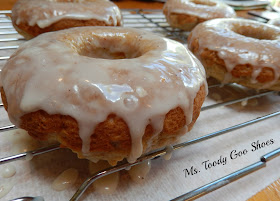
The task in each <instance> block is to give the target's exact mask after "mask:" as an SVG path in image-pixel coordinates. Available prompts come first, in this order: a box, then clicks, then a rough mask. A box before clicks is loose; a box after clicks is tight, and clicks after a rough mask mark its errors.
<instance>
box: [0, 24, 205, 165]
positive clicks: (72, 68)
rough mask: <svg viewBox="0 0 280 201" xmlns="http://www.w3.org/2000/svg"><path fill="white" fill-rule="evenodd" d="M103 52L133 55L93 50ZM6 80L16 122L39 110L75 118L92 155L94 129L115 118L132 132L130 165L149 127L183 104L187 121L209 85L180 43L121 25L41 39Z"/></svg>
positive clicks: (6, 71) (10, 67) (21, 52)
mask: <svg viewBox="0 0 280 201" xmlns="http://www.w3.org/2000/svg"><path fill="white" fill-rule="evenodd" d="M65 35H67V37H68V39H67V40H65ZM85 41H86V42H87V43H86V45H85ZM116 41H117V42H116ZM100 48H104V49H105V50H106V51H107V52H108V55H107V56H110V55H114V53H119V52H121V53H124V55H130V56H131V55H134V57H128V58H126V59H114V57H113V58H111V59H103V58H98V57H99V55H98V57H97V58H96V57H95V56H94V50H95V49H100ZM86 50H88V51H89V52H90V53H91V54H88V52H87V51H86ZM80 51H83V54H82V55H80ZM106 51H105V53H106ZM106 54H107V53H106ZM87 55H90V56H87ZM18 59H20V60H22V62H21V65H17V60H18ZM136 72H137V73H136ZM18 74H20V75H21V76H20V77H18V76H17V75H18ZM1 76H2V80H3V87H4V90H5V93H6V97H7V100H8V102H9V108H8V113H9V117H10V120H11V121H12V122H13V123H14V124H15V125H17V126H19V125H20V117H21V116H22V115H24V114H26V113H30V112H33V111H37V110H39V109H42V110H44V111H46V112H47V113H49V114H62V115H70V116H72V117H73V118H75V119H76V120H77V122H78V124H79V134H80V137H81V139H82V141H83V148H82V151H83V154H84V155H85V156H86V155H87V154H89V153H88V151H89V145H90V135H91V134H92V131H93V130H94V128H95V126H96V125H97V124H98V123H100V122H103V121H104V120H105V119H106V118H107V116H108V115H109V114H112V113H114V114H116V115H117V116H119V117H121V118H123V119H124V121H125V122H126V123H127V125H128V127H129V130H130V134H131V139H132V149H131V153H130V156H129V158H128V160H129V161H130V162H133V161H135V160H136V159H137V158H138V157H139V156H141V154H142V136H143V134H144V131H145V128H146V126H147V125H148V124H149V123H151V124H152V126H153V128H154V130H155V133H159V132H160V131H161V130H162V127H163V121H164V117H165V114H166V113H167V112H168V111H170V110H171V109H173V108H176V107H178V106H180V107H181V108H182V109H183V111H184V113H185V116H186V122H187V124H189V123H190V122H191V120H192V111H193V106H192V105H193V100H194V98H195V96H196V94H197V92H198V90H199V89H200V86H201V85H203V84H204V85H205V86H207V84H206V80H205V71H204V68H203V66H202V65H201V64H200V62H199V61H198V60H197V59H196V58H195V57H194V56H193V55H192V54H191V53H190V52H189V50H188V49H186V48H185V47H184V46H183V45H182V44H180V43H178V42H176V41H173V40H169V39H166V38H161V37H159V36H158V35H156V34H152V33H149V32H145V31H140V30H136V29H128V28H127V29H124V28H122V29H121V28H116V27H114V28H113V27H111V28H108V27H79V28H73V29H68V30H63V31H58V32H55V33H47V34H44V35H42V36H39V37H36V38H34V39H32V40H30V41H28V42H26V43H24V44H23V45H22V46H21V47H20V48H19V49H18V50H17V52H16V53H15V54H14V55H13V56H12V57H11V58H10V59H9V60H8V62H7V63H6V65H5V67H4V68H3V70H2V74H1ZM163 80H164V81H163ZM16 83H21V84H20V85H17V84H16ZM91 97H95V98H94V99H92V98H91ZM148 144H149V143H148Z"/></svg>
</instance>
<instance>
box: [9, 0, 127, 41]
mask: <svg viewBox="0 0 280 201" xmlns="http://www.w3.org/2000/svg"><path fill="white" fill-rule="evenodd" d="M12 23H13V26H14V27H15V29H16V30H17V31H18V32H19V33H20V34H21V35H23V36H24V37H25V38H27V39H30V38H33V37H35V36H37V35H39V34H42V33H45V32H50V31H58V30H62V29H67V28H71V27H81V26H121V25H122V16H121V11H120V10H119V8H118V7H117V5H115V4H114V3H112V2H110V1H108V0H52V1H50V0H18V1H17V2H16V3H15V5H14V7H13V9H12Z"/></svg>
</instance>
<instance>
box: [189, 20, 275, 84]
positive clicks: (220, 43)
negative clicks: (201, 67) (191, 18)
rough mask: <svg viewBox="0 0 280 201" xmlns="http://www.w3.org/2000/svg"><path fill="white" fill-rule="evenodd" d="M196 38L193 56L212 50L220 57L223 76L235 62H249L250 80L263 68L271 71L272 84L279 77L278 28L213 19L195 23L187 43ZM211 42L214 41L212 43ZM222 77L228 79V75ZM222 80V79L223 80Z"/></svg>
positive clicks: (230, 69) (247, 22) (253, 79)
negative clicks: (197, 46)
mask: <svg viewBox="0 0 280 201" xmlns="http://www.w3.org/2000/svg"><path fill="white" fill-rule="evenodd" d="M209 38H211V40H209ZM195 39H198V43H199V49H198V51H197V53H195V54H196V56H197V57H198V58H199V57H200V54H201V53H202V52H203V51H204V50H205V49H209V50H212V51H216V52H217V53H218V56H219V58H221V59H223V60H224V62H225V66H226V68H227V71H228V73H227V75H228V76H230V77H231V73H230V72H231V71H232V70H233V69H234V67H235V66H236V65H238V64H251V65H252V66H253V67H254V68H253V72H252V80H251V82H252V83H256V82H257V80H256V78H257V76H258V75H259V73H260V72H261V70H262V68H263V67H270V68H272V69H273V70H274V74H275V77H274V80H273V81H272V82H270V83H268V84H267V85H272V84H273V83H274V82H275V81H277V80H278V79H279V76H280V57H279V52H280V28H278V27H276V26H271V25H267V24H263V23H260V22H255V21H252V20H241V19H214V20H210V21H207V22H204V23H202V24H200V25H198V26H197V27H196V28H195V29H194V30H193V31H192V37H191V38H189V40H188V44H189V46H190V45H191V44H192V42H193V40H195ZM213 41H215V42H213ZM230 77H227V78H226V79H227V80H228V79H229V80H230V79H231V78H230ZM227 80H225V82H227Z"/></svg>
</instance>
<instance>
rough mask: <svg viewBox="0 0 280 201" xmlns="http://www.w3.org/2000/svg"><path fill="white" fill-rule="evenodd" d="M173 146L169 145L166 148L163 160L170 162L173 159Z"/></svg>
mask: <svg viewBox="0 0 280 201" xmlns="http://www.w3.org/2000/svg"><path fill="white" fill-rule="evenodd" d="M173 151H174V150H173V146H172V145H168V146H166V154H165V155H164V156H163V158H164V159H165V160H170V158H171V157H172V153H173Z"/></svg>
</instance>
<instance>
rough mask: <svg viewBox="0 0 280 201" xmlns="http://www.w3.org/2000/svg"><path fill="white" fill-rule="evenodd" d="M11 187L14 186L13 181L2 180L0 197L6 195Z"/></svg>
mask: <svg viewBox="0 0 280 201" xmlns="http://www.w3.org/2000/svg"><path fill="white" fill-rule="evenodd" d="M13 187H14V184H13V183H11V182H6V181H2V182H1V183H0V198H3V197H4V196H5V195H7V194H8V193H9V192H10V191H11V190H12V188H13Z"/></svg>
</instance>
